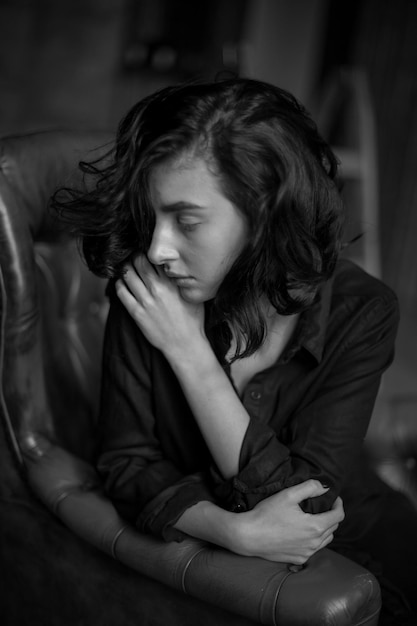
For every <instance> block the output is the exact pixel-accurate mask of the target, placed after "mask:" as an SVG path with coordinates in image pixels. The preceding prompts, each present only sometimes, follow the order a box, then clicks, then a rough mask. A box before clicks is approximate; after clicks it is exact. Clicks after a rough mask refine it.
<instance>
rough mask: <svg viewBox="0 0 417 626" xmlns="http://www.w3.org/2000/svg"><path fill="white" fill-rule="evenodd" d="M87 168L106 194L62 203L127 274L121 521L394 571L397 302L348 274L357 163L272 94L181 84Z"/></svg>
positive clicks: (86, 244)
mask: <svg viewBox="0 0 417 626" xmlns="http://www.w3.org/2000/svg"><path fill="white" fill-rule="evenodd" d="M83 168H84V171H86V172H87V173H88V174H91V175H92V176H93V177H95V178H96V183H95V185H94V187H93V189H92V190H91V191H90V192H88V193H84V194H82V195H80V194H78V195H77V194H76V193H75V192H73V193H72V198H71V199H67V200H64V201H60V200H59V196H58V197H56V198H55V205H56V207H58V208H59V209H60V211H61V214H63V216H64V217H66V218H67V219H68V220H69V221H70V222H71V223H72V224H74V225H75V230H76V231H77V232H78V233H79V234H81V236H82V237H83V250H84V255H85V258H86V261H87V263H88V264H89V267H90V268H91V269H92V270H93V271H94V272H96V273H97V274H99V275H101V276H106V277H109V278H110V279H111V281H110V284H109V296H110V300H111V308H110V314H109V319H108V324H107V331H106V340H105V349H104V370H103V390H102V408H101V416H100V433H101V435H100V437H101V438H100V454H99V458H98V467H99V470H100V472H101V473H102V475H103V476H104V478H105V483H106V488H107V490H108V493H109V495H110V497H111V498H112V499H113V501H114V503H115V505H116V506H117V508H118V509H119V511H120V512H121V513H122V514H123V515H124V516H126V517H127V518H129V519H131V520H133V521H134V522H135V523H136V524H137V526H138V527H139V528H140V529H141V530H142V531H144V532H151V533H155V534H157V535H160V536H162V537H164V538H165V539H166V540H167V541H171V540H176V541H181V539H182V538H183V537H184V536H185V535H192V536H194V537H198V538H201V539H205V540H208V541H211V542H214V543H216V544H218V545H221V546H224V547H226V548H228V549H230V550H232V551H235V552H237V553H240V554H244V555H256V556H261V557H263V558H266V559H271V560H278V561H288V562H292V563H299V564H302V563H304V562H305V561H306V560H307V559H308V558H309V557H310V556H311V555H312V554H314V553H315V552H316V551H317V550H319V549H321V548H322V547H324V546H328V545H329V544H330V543H331V542H332V541H333V543H332V547H334V548H335V549H340V550H343V551H344V552H345V553H348V554H349V555H350V556H352V558H358V560H361V561H362V562H365V564H366V565H367V566H368V567H371V558H374V559H377V560H378V561H382V560H383V559H384V550H385V549H386V545H385V540H383V541H382V540H381V545H380V546H379V548H378V547H376V548H372V549H373V550H374V552H373V553H372V554H370V552H369V550H368V543H367V542H368V540H369V538H370V537H375V536H377V532H376V529H377V528H378V524H379V523H380V520H381V517H382V513H383V511H384V506H386V498H387V497H388V496H387V493H388V492H389V490H388V489H387V488H384V487H383V486H382V483H380V481H379V480H378V479H377V478H376V477H375V476H374V475H373V474H372V472H371V470H370V469H369V468H368V467H367V465H366V463H365V462H364V460H363V455H362V442H363V439H364V436H365V433H366V430H367V427H368V423H369V419H370V416H371V413H372V408H373V404H374V400H375V397H376V394H377V391H378V386H379V382H380V378H381V374H382V373H383V371H384V370H385V369H386V368H387V367H388V366H389V364H390V362H391V360H392V357H393V349H394V338H395V333H396V327H397V319H398V313H397V302H396V298H395V296H394V294H393V293H392V291H391V290H390V289H389V288H387V287H386V286H385V285H383V284H382V283H381V282H379V281H378V280H376V279H375V278H372V277H370V276H368V275H367V274H366V273H364V272H363V271H362V270H361V269H359V268H358V267H356V266H354V265H353V264H352V263H350V262H347V261H339V252H340V250H341V245H342V244H341V242H342V223H343V210H342V203H341V200H340V196H339V192H338V189H337V185H336V182H335V178H336V172H337V163H336V159H335V157H334V155H333V153H332V152H331V150H330V149H329V147H328V146H327V145H326V143H325V142H324V141H323V140H322V139H321V137H320V136H319V135H318V133H317V129H316V127H315V125H314V123H313V122H312V120H311V119H310V117H309V116H308V114H307V113H306V111H305V110H304V108H303V107H302V106H301V105H300V104H299V103H298V102H297V101H296V100H295V99H294V98H293V97H292V96H291V95H290V94H288V93H286V92H284V91H283V90H281V89H278V88H277V87H273V86H271V85H268V84H265V83H261V82H258V81H254V80H247V79H237V80H227V81H222V82H215V83H209V84H195V85H186V86H180V87H172V88H166V89H163V90H162V91H160V92H158V93H156V94H154V95H151V96H149V97H147V98H145V99H144V100H143V101H141V102H139V103H138V104H137V105H136V106H134V107H133V109H132V110H131V111H130V112H129V113H128V114H127V116H126V117H125V119H124V120H123V121H122V122H121V124H120V127H119V131H118V135H117V140H116V146H115V150H114V153H112V154H111V155H110V156H109V155H108V156H107V157H106V159H105V160H103V162H102V163H100V162H99V163H97V162H96V163H94V164H90V165H87V164H84V165H83ZM392 497H394V496H392ZM341 498H342V499H343V505H342V499H341ZM401 506H403V501H401ZM404 506H406V505H405V504H404ZM344 516H346V519H345V521H344V522H343V523H342V524H341V522H342V520H343V518H344ZM379 549H380V551H379V552H378V550H379ZM375 551H376V552H375ZM390 568H391V566H390ZM391 573H392V572H391V569H390V571H389V572H384V575H385V576H386V577H388V578H389V575H390V574H391ZM394 578H395V577H394ZM394 582H395V580H394ZM411 595H412V594H411Z"/></svg>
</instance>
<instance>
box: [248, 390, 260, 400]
mask: <svg viewBox="0 0 417 626" xmlns="http://www.w3.org/2000/svg"><path fill="white" fill-rule="evenodd" d="M250 397H251V398H252V400H260V399H261V397H262V394H261V392H260V391H251V392H250Z"/></svg>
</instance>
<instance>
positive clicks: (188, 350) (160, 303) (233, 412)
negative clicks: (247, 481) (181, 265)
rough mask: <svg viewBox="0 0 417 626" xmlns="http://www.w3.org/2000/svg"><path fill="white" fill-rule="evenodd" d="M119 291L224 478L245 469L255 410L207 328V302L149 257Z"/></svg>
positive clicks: (131, 271)
mask: <svg viewBox="0 0 417 626" xmlns="http://www.w3.org/2000/svg"><path fill="white" fill-rule="evenodd" d="M116 290H117V295H118V297H119V298H120V300H121V302H122V303H123V305H124V306H125V307H126V309H127V310H128V312H129V313H130V315H131V316H132V318H133V319H134V320H135V322H136V324H137V325H138V326H139V327H140V329H141V330H142V332H143V333H144V334H145V336H146V337H147V339H148V340H149V341H150V343H151V344H152V345H154V346H155V347H156V348H158V349H159V350H161V351H162V352H163V354H164V356H165V358H166V359H167V360H168V362H169V363H170V365H171V367H172V369H173V371H174V373H175V374H176V376H177V378H178V381H179V382H180V384H181V387H182V389H183V391H184V394H185V396H186V398H187V400H188V403H189V405H190V407H191V410H192V412H193V415H194V417H195V420H196V422H197V424H198V426H199V429H200V431H201V433H202V435H203V437H204V439H205V441H206V443H207V446H208V448H209V450H210V452H211V455H212V457H213V459H214V461H215V463H216V465H217V467H218V469H219V470H220V472H221V474H222V476H223V478H225V479H228V478H231V477H232V476H235V475H236V474H237V473H238V471H239V457H240V451H241V448H242V442H243V439H244V437H245V433H246V430H247V428H248V425H249V421H250V420H249V415H248V413H247V411H246V409H245V408H244V406H243V404H242V403H241V401H240V399H239V398H238V396H237V394H236V392H235V391H234V389H233V386H232V384H231V382H230V380H229V378H228V377H227V375H226V373H225V372H224V370H223V368H222V367H221V365H220V363H219V362H218V360H217V358H216V356H215V354H214V352H213V349H212V347H211V345H210V343H209V341H208V340H207V338H206V336H205V333H204V307H203V305H193V304H189V303H187V302H185V301H184V300H183V299H182V298H181V296H180V295H179V292H178V288H177V287H176V286H175V285H174V284H172V282H171V281H170V280H169V279H168V278H167V277H166V276H165V275H164V274H163V272H162V271H159V270H158V271H156V270H155V268H154V267H153V266H152V265H151V264H150V263H149V262H148V261H147V259H146V257H143V256H142V257H138V258H137V259H136V261H135V265H134V266H132V265H129V266H128V267H127V271H126V273H125V275H124V280H123V281H118V283H117V286H116Z"/></svg>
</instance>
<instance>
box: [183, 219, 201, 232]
mask: <svg viewBox="0 0 417 626" xmlns="http://www.w3.org/2000/svg"><path fill="white" fill-rule="evenodd" d="M178 224H179V226H180V228H181V230H184V231H186V232H187V231H192V230H194V229H195V228H196V227H197V226H199V225H200V224H201V222H198V221H194V220H193V221H192V220H191V219H187V218H184V217H182V218H179V219H178Z"/></svg>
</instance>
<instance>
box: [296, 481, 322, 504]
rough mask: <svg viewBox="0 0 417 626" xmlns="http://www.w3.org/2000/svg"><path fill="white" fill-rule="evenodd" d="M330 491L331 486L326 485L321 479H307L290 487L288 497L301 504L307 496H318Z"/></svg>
mask: <svg viewBox="0 0 417 626" xmlns="http://www.w3.org/2000/svg"><path fill="white" fill-rule="evenodd" d="M327 491H329V487H324V486H323V485H322V484H321V482H320V481H319V480H314V479H312V478H311V479H310V480H306V481H304V482H303V483H300V484H298V485H294V486H293V487H288V493H287V495H288V497H289V498H290V499H291V500H292V502H294V503H295V504H299V503H300V502H302V501H303V500H306V499H307V498H316V497H317V496H322V495H323V494H325V493H327Z"/></svg>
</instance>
